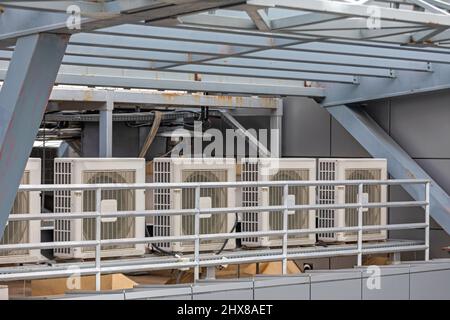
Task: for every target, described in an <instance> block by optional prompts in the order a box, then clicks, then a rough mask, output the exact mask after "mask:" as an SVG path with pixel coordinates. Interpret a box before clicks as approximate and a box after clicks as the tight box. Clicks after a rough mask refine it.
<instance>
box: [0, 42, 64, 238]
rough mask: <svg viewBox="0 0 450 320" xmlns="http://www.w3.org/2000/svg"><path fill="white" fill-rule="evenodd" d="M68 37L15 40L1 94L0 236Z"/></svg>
mask: <svg viewBox="0 0 450 320" xmlns="http://www.w3.org/2000/svg"><path fill="white" fill-rule="evenodd" d="M68 40H69V37H68V36H67V35H55V34H35V35H31V36H26V37H23V38H20V39H19V40H18V41H17V45H16V49H15V51H14V55H13V58H12V61H11V63H10V65H9V68H8V72H7V74H6V79H5V82H4V84H3V87H2V89H1V92H0V234H3V231H4V228H5V225H6V221H7V220H8V216H9V213H10V211H11V208H12V205H13V202H14V198H15V196H16V193H17V188H18V186H19V184H20V179H21V178H22V175H23V170H24V169H25V165H26V162H27V159H28V157H29V155H30V152H31V149H32V147H33V142H34V139H35V137H36V133H37V132H38V129H39V125H40V124H41V121H42V116H43V114H44V111H45V108H46V107H47V103H48V98H49V96H50V93H51V90H52V87H53V84H54V81H55V78H56V75H57V73H58V69H59V67H60V64H61V61H62V58H63V56H64V53H65V50H66V46H67V42H68Z"/></svg>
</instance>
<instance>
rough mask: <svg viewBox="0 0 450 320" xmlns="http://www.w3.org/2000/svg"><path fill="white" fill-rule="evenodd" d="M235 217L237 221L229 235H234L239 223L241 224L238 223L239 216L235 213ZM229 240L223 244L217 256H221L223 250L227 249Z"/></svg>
mask: <svg viewBox="0 0 450 320" xmlns="http://www.w3.org/2000/svg"><path fill="white" fill-rule="evenodd" d="M234 215H235V218H236V220H235V221H234V225H233V228H231V231H230V232H229V233H233V232H234V230H236V228H237V225H238V223H239V221H238V220H239V219H238V214H237V213H235V214H234ZM228 240H229V239H226V240H225V241H224V242H223V244H222V247H221V248H220V249H219V251H217V252H216V255H219V254H221V253H222V251H223V250H224V249H225V247H226V246H227V243H228Z"/></svg>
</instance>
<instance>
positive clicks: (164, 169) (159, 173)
mask: <svg viewBox="0 0 450 320" xmlns="http://www.w3.org/2000/svg"><path fill="white" fill-rule="evenodd" d="M153 172H154V182H155V183H170V160H158V161H154V163H153ZM153 203H154V207H155V210H170V189H155V191H154V193H153ZM154 221H155V224H154V226H153V232H154V235H155V237H169V236H170V216H157V217H155V220H154ZM156 246H158V247H161V248H169V247H170V243H169V242H163V243H156Z"/></svg>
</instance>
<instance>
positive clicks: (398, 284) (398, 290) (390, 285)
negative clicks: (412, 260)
mask: <svg viewBox="0 0 450 320" xmlns="http://www.w3.org/2000/svg"><path fill="white" fill-rule="evenodd" d="M367 280H368V278H363V283H362V298H363V300H408V299H409V274H408V273H407V271H406V273H405V274H399V275H383V270H381V278H380V285H381V286H380V289H370V288H369V286H368V285H367Z"/></svg>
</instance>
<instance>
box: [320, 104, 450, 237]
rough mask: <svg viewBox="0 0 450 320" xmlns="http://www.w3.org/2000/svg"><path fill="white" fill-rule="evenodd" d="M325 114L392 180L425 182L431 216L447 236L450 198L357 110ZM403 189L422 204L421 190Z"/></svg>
mask: <svg viewBox="0 0 450 320" xmlns="http://www.w3.org/2000/svg"><path fill="white" fill-rule="evenodd" d="M327 110H328V112H329V113H330V114H331V115H332V116H333V117H334V118H335V119H336V120H337V121H338V122H339V123H340V124H341V125H342V126H343V127H344V128H345V129H346V130H347V131H348V132H349V133H350V134H351V135H352V136H353V137H354V138H355V139H356V140H357V141H358V142H359V143H360V144H361V145H362V146H363V147H364V148H365V149H366V150H367V151H368V152H369V153H370V154H371V155H372V156H373V157H374V158H385V159H387V161H388V171H389V173H390V174H391V175H392V176H393V178H394V179H403V178H407V179H427V180H430V181H432V183H431V189H430V213H431V216H432V217H433V218H434V219H435V220H436V222H437V223H439V224H440V225H441V226H442V228H444V230H445V231H446V232H447V233H450V197H449V195H448V194H447V193H446V192H445V191H444V190H443V189H442V188H441V187H440V186H439V184H437V183H436V182H435V181H433V179H432V178H431V177H430V176H429V175H428V174H427V173H426V172H425V171H424V170H423V169H422V168H421V167H420V166H419V165H418V164H417V163H416V162H415V161H414V160H413V159H412V158H411V157H410V156H409V155H408V154H407V153H406V151H404V150H403V149H402V147H401V146H400V145H398V144H397V143H396V142H395V141H394V140H393V139H392V138H391V137H390V136H389V135H388V134H387V133H386V132H385V131H384V130H383V129H382V128H381V127H380V126H379V125H378V124H377V123H376V122H375V121H374V120H373V119H372V118H371V117H370V115H369V114H367V112H366V111H364V110H363V109H362V108H360V107H348V106H345V105H340V106H335V107H330V108H327ZM403 188H404V189H405V190H406V191H407V192H408V193H409V195H410V196H411V197H412V198H414V199H415V200H416V201H419V200H423V199H424V197H425V190H424V188H423V186H416V185H405V186H403Z"/></svg>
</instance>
